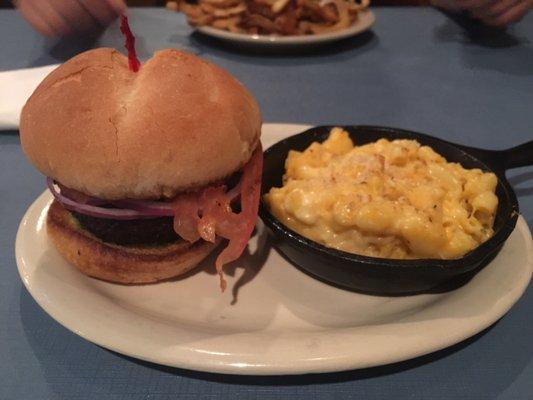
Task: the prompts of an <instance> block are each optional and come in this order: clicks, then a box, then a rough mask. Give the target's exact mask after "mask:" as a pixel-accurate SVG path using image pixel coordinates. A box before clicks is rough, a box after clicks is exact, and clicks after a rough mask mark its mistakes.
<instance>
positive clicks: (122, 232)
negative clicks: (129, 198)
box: [71, 212, 182, 246]
mask: <svg viewBox="0 0 533 400" xmlns="http://www.w3.org/2000/svg"><path fill="white" fill-rule="evenodd" d="M71 213H72V215H73V216H74V218H76V220H77V221H78V222H79V223H80V226H81V227H82V228H83V229H85V230H86V231H88V232H90V233H92V234H93V235H94V236H96V237H97V238H98V239H100V240H102V241H104V242H109V243H114V244H118V245H122V246H134V245H135V246H138V245H147V246H158V245H165V244H169V243H175V242H177V241H179V240H182V239H181V238H180V237H179V236H178V235H177V234H176V232H175V231H174V226H173V218H172V217H160V218H150V219H132V220H115V219H105V218H96V217H91V216H88V215H84V214H80V213H77V212H71Z"/></svg>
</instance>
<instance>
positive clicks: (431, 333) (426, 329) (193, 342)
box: [16, 124, 533, 374]
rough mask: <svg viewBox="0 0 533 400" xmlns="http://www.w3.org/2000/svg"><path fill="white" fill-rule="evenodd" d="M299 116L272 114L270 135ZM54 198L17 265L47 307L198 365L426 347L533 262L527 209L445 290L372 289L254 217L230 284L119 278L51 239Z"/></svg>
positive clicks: (520, 277)
mask: <svg viewBox="0 0 533 400" xmlns="http://www.w3.org/2000/svg"><path fill="white" fill-rule="evenodd" d="M304 128H305V127H303V126H296V125H269V124H267V125H265V126H264V130H263V143H264V145H265V147H267V146H269V145H270V144H272V143H273V142H275V141H277V140H279V139H281V138H284V137H286V136H288V135H291V134H294V133H296V132H298V131H301V130H303V129H304ZM50 202H51V196H50V194H49V193H47V192H46V193H43V194H42V195H41V196H40V197H39V198H38V199H37V200H36V201H35V203H34V204H33V205H32V206H31V207H30V208H29V210H28V212H27V213H26V215H25V216H24V218H23V220H22V222H21V224H20V228H19V231H18V234H17V242H16V257H17V264H18V268H19V272H20V276H21V277H22V280H23V282H24V284H25V285H26V288H27V289H28V291H29V292H30V293H31V295H32V296H33V297H34V298H35V300H36V301H37V302H38V303H39V304H40V305H41V307H42V308H43V309H44V310H45V311H46V312H47V313H48V314H50V315H51V316H52V317H53V318H54V319H56V320H57V321H58V322H59V323H60V324H62V325H63V326H65V327H66V328H68V329H70V330H71V331H73V332H75V333H76V334H78V335H80V336H81V337H83V338H85V339H87V340H90V341H91V342H94V343H96V344H99V345H101V346H103V347H106V348H108V349H111V350H114V351H117V352H119V353H123V354H126V355H129V356H132V357H136V358H140V359H143V360H148V361H152V362H155V363H159V364H165V365H170V366H176V367H182V368H188V369H194V370H202V371H212V372H226V373H236V374H297V373H306V372H326V371H339V370H347V369H353V368H363V367H370V366H376V365H381V364H387V363H392V362H395V361H401V360H406V359H409V358H412V357H416V356H420V355H422V354H426V353H430V352H432V351H435V350H439V349H442V348H444V347H447V346H450V345H452V344H454V343H457V342H460V341H461V340H464V339H466V338H468V337H469V336H472V335H474V334H475V333H477V332H479V331H481V330H482V329H484V328H486V327H488V326H489V325H490V324H492V323H493V322H495V321H496V320H498V318H500V317H501V316H503V315H504V314H505V313H506V312H507V310H509V308H510V307H511V306H512V305H513V304H514V303H515V302H516V301H517V300H518V298H519V297H520V296H521V295H522V293H523V292H524V290H525V288H526V287H527V285H528V282H529V280H530V278H531V273H532V269H533V249H532V241H531V234H530V232H529V229H528V227H527V225H526V223H525V222H524V220H523V218H520V219H519V220H518V224H517V228H516V230H515V231H514V232H513V234H512V235H511V237H510V238H509V240H508V241H507V243H506V244H505V246H504V247H503V249H502V251H501V252H500V254H499V255H498V256H497V257H496V258H495V259H494V261H492V262H491V264H490V265H488V266H487V267H486V268H485V269H483V270H482V271H481V272H480V273H479V274H477V275H476V276H475V277H474V278H473V279H472V280H471V281H470V282H469V283H468V284H467V285H465V286H463V287H461V288H459V289H457V290H455V291H453V292H448V293H443V294H431V295H429V294H428V295H418V296H409V297H392V298H387V297H373V296H366V295H361V294H356V293H352V292H348V291H344V290H341V289H337V288H334V287H330V286H328V285H326V284H323V283H321V282H319V281H317V280H315V279H313V278H311V277H309V276H308V275H306V274H304V273H302V272H300V271H299V270H298V269H296V268H294V267H293V266H291V265H290V264H288V263H287V262H286V261H285V260H284V259H283V258H282V257H281V256H280V255H279V254H278V252H276V250H275V249H273V248H271V247H270V243H269V241H268V240H267V237H266V234H265V230H264V228H263V226H262V224H258V229H257V235H256V236H255V237H254V238H253V239H252V241H251V244H250V246H249V250H250V253H251V254H250V255H247V256H245V257H243V259H242V260H241V261H240V262H238V263H236V265H235V267H236V268H235V274H234V275H235V276H233V277H231V276H230V277H229V278H228V290H227V291H226V292H225V293H224V294H221V293H220V291H219V290H218V279H217V277H216V276H215V275H213V274H212V270H211V269H209V268H207V267H205V268H200V269H199V270H198V271H197V273H195V274H193V275H192V276H189V277H188V278H186V279H181V280H177V281H173V282H165V283H160V284H155V285H145V286H121V285H113V284H110V283H106V282H101V281H98V280H95V279H91V278H88V277H86V276H84V275H82V274H80V273H78V272H77V271H76V270H75V269H74V268H73V267H71V266H69V265H68V264H67V263H66V262H65V261H63V260H62V259H61V257H60V256H59V255H58V253H57V252H56V251H55V250H54V248H53V247H52V246H51V245H50V243H49V241H48V239H47V235H46V230H45V224H44V222H45V215H46V211H47V208H48V206H49V204H50ZM211 262H212V260H211ZM244 265H246V266H247V269H244V268H243V266H244ZM230 269H232V268H230ZM239 280H240V282H241V283H242V285H241V283H239V284H237V285H236V282H237V281H239ZM239 286H240V288H239V289H238V290H236V288H237V287H239ZM235 290H236V291H237V294H238V296H237V301H236V303H235V304H232V301H233V300H234V296H233V292H234V291H235Z"/></svg>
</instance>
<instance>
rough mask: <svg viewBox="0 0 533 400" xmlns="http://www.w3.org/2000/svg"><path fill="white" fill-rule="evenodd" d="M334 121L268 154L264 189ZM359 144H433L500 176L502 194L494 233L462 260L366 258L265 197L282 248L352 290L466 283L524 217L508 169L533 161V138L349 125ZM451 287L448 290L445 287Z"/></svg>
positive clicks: (266, 217) (263, 212)
mask: <svg viewBox="0 0 533 400" xmlns="http://www.w3.org/2000/svg"><path fill="white" fill-rule="evenodd" d="M331 128H332V126H319V127H315V128H311V129H309V130H307V131H305V132H302V133H300V134H297V135H294V136H291V137H289V138H287V139H284V140H282V141H280V142H278V143H276V144H275V145H273V146H272V147H270V148H269V149H267V150H266V151H265V153H264V157H265V158H264V170H263V186H262V188H261V193H262V194H264V193H267V192H268V191H269V190H270V188H271V187H280V186H281V184H282V176H283V173H284V164H285V159H286V157H287V154H288V152H289V150H299V151H301V150H304V149H306V148H307V147H308V146H309V145H310V144H311V143H312V142H314V141H318V142H322V141H324V140H325V139H326V138H327V137H328V135H329V132H330V130H331ZM342 128H343V129H345V130H346V131H348V133H349V134H350V136H351V138H352V139H353V140H354V142H355V143H356V144H364V143H368V142H374V141H376V140H378V139H380V138H387V139H391V140H393V139H415V140H417V141H418V142H419V143H421V144H423V145H428V146H431V147H432V148H433V149H434V150H435V151H436V152H438V153H439V154H441V155H442V156H444V157H445V158H446V159H447V160H448V161H450V162H459V163H461V165H463V166H464V167H465V168H480V169H482V170H484V171H492V172H494V173H495V174H496V175H497V176H498V186H497V189H496V194H497V196H498V199H499V206H498V211H497V214H496V218H495V222H494V230H495V234H494V236H493V237H492V238H491V239H489V240H488V241H487V242H485V243H484V244H482V245H481V246H479V247H478V248H477V249H475V250H473V251H471V252H470V253H468V254H466V255H465V256H463V257H462V258H460V259H457V260H436V259H420V260H392V259H383V258H375V257H366V256H360V255H355V254H351V253H347V252H344V251H339V250H334V249H331V248H328V247H325V246H323V245H320V244H318V243H316V242H314V241H312V240H309V239H306V238H304V237H303V236H301V235H299V234H298V233H296V232H294V231H292V230H291V229H289V228H287V227H286V226H284V225H283V224H282V223H281V222H279V221H278V220H277V219H276V218H275V217H274V216H272V214H270V212H269V211H268V208H267V206H266V204H265V203H264V202H263V200H261V204H260V210H259V215H260V216H261V219H262V220H263V222H264V223H265V225H266V226H267V227H268V228H269V229H270V230H271V231H272V233H273V234H274V237H275V243H274V244H275V245H276V247H277V248H278V249H279V250H280V251H281V252H282V253H283V255H284V256H285V257H286V258H288V259H289V261H291V262H292V263H294V264H296V265H297V266H299V267H300V268H301V269H303V270H304V271H306V272H308V273H310V274H311V275H313V276H315V277H317V278H319V279H321V280H323V281H325V282H327V283H331V284H334V285H337V286H340V287H343V288H346V289H351V290H356V291H362V292H366V293H373V294H382V295H400V294H413V293H420V292H426V291H434V290H435V288H437V289H436V290H439V289H438V288H439V287H442V288H446V287H448V286H449V283H450V281H453V282H464V281H466V280H467V279H469V278H470V277H472V276H473V275H474V274H475V273H477V272H478V271H479V270H480V269H481V268H483V267H484V266H485V265H487V264H488V263H489V261H490V260H492V259H493V258H494V257H495V256H496V255H497V254H498V252H499V250H500V249H501V247H502V246H503V244H504V242H505V241H506V239H507V238H508V237H509V235H510V234H511V232H512V231H513V229H514V227H515V225H516V220H517V218H518V212H519V211H518V201H517V199H516V196H515V194H514V192H513V189H512V188H511V186H510V185H509V182H508V181H507V179H506V177H505V171H506V170H507V169H510V168H517V167H522V166H527V165H533V141H530V142H527V143H524V144H522V145H520V146H518V147H514V148H512V149H509V150H503V151H493V150H481V149H476V148H472V147H466V146H461V145H457V144H453V143H450V142H446V141H444V140H441V139H437V138H435V137H431V136H428V135H424V134H422V133H416V132H411V131H407V130H402V129H396V128H384V127H376V126H343V127H342ZM443 290H446V289H443Z"/></svg>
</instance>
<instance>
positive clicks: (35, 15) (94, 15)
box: [15, 0, 126, 37]
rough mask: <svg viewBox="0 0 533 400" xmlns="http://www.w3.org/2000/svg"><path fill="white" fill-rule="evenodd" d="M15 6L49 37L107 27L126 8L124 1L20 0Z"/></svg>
mask: <svg viewBox="0 0 533 400" xmlns="http://www.w3.org/2000/svg"><path fill="white" fill-rule="evenodd" d="M15 6H16V7H17V8H18V9H19V10H20V12H21V13H22V15H23V16H24V18H25V19H26V20H27V21H28V22H29V23H30V24H31V25H32V26H33V27H34V28H35V29H36V30H37V31H39V32H40V33H41V34H43V35H45V36H50V37H53V36H65V35H70V34H76V33H85V32H90V31H93V30H96V29H98V28H100V27H105V26H107V25H108V24H109V23H111V22H112V21H113V20H114V19H115V18H117V16H118V15H120V13H122V12H124V10H125V9H126V4H125V3H124V0H18V1H15Z"/></svg>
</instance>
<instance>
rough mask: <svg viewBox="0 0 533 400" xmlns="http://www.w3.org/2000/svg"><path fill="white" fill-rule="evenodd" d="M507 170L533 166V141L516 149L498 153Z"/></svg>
mask: <svg viewBox="0 0 533 400" xmlns="http://www.w3.org/2000/svg"><path fill="white" fill-rule="evenodd" d="M497 156H498V158H500V162H501V165H502V166H503V168H504V169H505V170H508V169H512V168H518V167H527V166H529V165H533V140H530V141H529V142H526V143H523V144H521V145H518V146H516V147H512V148H510V149H507V150H502V151H498V152H497Z"/></svg>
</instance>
